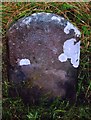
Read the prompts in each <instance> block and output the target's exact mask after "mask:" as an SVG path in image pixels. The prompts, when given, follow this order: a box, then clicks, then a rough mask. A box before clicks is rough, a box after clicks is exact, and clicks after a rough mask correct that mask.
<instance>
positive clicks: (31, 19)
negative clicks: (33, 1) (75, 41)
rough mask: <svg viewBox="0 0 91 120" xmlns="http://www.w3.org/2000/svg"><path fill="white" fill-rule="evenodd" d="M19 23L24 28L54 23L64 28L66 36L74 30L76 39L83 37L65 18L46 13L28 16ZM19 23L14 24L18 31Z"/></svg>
mask: <svg viewBox="0 0 91 120" xmlns="http://www.w3.org/2000/svg"><path fill="white" fill-rule="evenodd" d="M17 23H19V24H20V27H23V26H24V25H27V27H29V25H30V24H32V23H39V24H43V23H44V24H47V23H50V24H51V23H53V24H56V25H57V26H59V27H63V31H64V33H65V34H70V32H71V31H72V30H73V31H74V34H75V36H76V37H80V36H81V33H80V31H79V30H78V29H77V27H75V26H74V25H73V24H72V23H70V22H69V21H68V20H66V19H65V18H64V17H61V16H59V15H56V14H54V13H45V12H40V13H34V14H32V15H31V16H27V17H23V18H21V19H19V20H18V21H17ZM17 23H16V24H14V25H13V27H16V29H19V26H17Z"/></svg>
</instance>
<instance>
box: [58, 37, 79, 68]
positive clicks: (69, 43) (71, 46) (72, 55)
mask: <svg viewBox="0 0 91 120" xmlns="http://www.w3.org/2000/svg"><path fill="white" fill-rule="evenodd" d="M75 42H76V39H74V38H71V39H69V40H66V41H65V42H64V45H63V52H64V53H62V54H61V55H59V56H58V59H59V60H60V61H61V62H66V61H67V59H70V60H71V64H72V65H73V67H75V68H77V67H78V66H79V57H80V41H79V42H77V43H75Z"/></svg>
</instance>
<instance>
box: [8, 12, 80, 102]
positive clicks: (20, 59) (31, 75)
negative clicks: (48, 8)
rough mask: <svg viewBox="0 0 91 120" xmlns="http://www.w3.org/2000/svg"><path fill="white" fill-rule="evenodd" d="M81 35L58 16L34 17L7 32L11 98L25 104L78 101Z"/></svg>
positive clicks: (16, 24) (38, 15) (41, 14)
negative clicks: (44, 100)
mask: <svg viewBox="0 0 91 120" xmlns="http://www.w3.org/2000/svg"><path fill="white" fill-rule="evenodd" d="M79 37H80V32H79V30H78V29H77V28H76V27H75V26H73V25H72V24H71V23H70V22H68V21H67V20H65V19H64V18H63V17H60V16H58V15H55V14H50V13H37V14H36V13H35V14H32V15H31V16H28V17H24V18H22V19H20V20H18V21H17V22H16V23H14V24H13V25H12V26H11V27H10V28H9V30H8V32H7V38H8V48H9V81H10V83H11V84H14V88H12V90H11V89H10V94H11V93H12V95H13V96H15V91H17V92H16V94H17V93H18V94H19V95H20V96H21V97H22V98H23V99H24V100H25V101H27V102H31V101H36V100H37V99H38V98H39V97H40V96H42V95H45V94H48V96H49V98H51V97H57V96H59V97H61V98H67V99H69V100H74V99H75V91H76V81H77V67H78V66H79V55H80V42H79Z"/></svg>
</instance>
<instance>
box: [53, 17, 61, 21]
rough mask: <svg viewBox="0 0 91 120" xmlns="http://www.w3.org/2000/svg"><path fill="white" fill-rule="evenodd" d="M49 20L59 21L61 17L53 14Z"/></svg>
mask: <svg viewBox="0 0 91 120" xmlns="http://www.w3.org/2000/svg"><path fill="white" fill-rule="evenodd" d="M51 20H57V21H59V22H60V21H61V19H60V17H56V16H53V17H52V18H51Z"/></svg>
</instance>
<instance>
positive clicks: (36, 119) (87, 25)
mask: <svg viewBox="0 0 91 120" xmlns="http://www.w3.org/2000/svg"><path fill="white" fill-rule="evenodd" d="M90 10H91V2H89V3H78V2H77V3H65V2H63V3H62V2H60V3H55V2H52V3H51V2H50V3H43V2H35V3H34V2H32V3H22V2H17V3H14V2H13V3H8V2H4V3H2V28H3V29H2V35H3V36H2V38H3V120H14V119H15V120H76V119H77V120H91V107H90V106H91V76H90V72H91V66H90V64H91V61H90V58H91V57H90V52H91V43H90V38H91V34H90V33H91V11H90ZM35 12H51V13H56V14H58V15H61V16H63V17H65V18H66V19H68V20H69V21H70V22H72V23H73V24H74V25H75V26H77V27H78V28H79V30H80V31H81V34H82V35H81V59H80V68H79V75H78V86H77V103H76V104H74V105H70V104H69V103H68V102H67V101H60V100H59V98H57V99H55V101H54V102H51V103H50V104H49V103H48V102H47V100H45V99H44V100H41V101H40V104H39V105H38V106H34V105H33V106H25V105H24V103H23V102H22V100H21V99H20V98H16V99H13V98H10V97H8V88H9V83H8V81H7V74H6V67H7V61H6V59H7V56H6V39H5V34H6V31H7V29H8V28H9V26H10V24H11V23H12V22H15V21H17V20H18V19H19V18H21V17H24V16H28V15H31V14H32V13H35Z"/></svg>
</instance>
